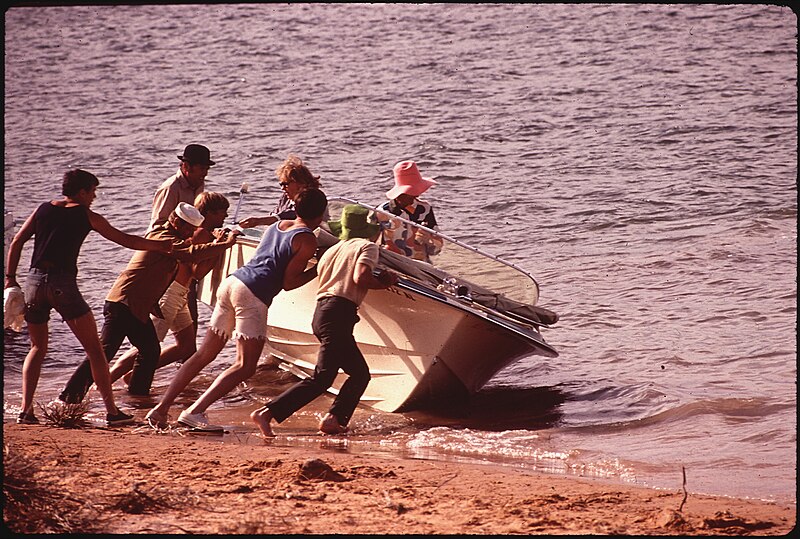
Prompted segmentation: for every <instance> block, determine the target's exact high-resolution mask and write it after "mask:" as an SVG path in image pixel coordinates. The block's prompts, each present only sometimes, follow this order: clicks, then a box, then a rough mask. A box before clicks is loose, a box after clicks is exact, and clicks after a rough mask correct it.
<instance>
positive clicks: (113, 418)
mask: <svg viewBox="0 0 800 539" xmlns="http://www.w3.org/2000/svg"><path fill="white" fill-rule="evenodd" d="M133 422H134V419H133V416H132V415H129V414H126V413H125V412H123V411H122V410H120V411H119V413H116V414H106V425H108V426H109V427H118V426H121V425H130V424H131V423H133Z"/></svg>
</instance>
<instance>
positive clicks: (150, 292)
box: [106, 226, 228, 322]
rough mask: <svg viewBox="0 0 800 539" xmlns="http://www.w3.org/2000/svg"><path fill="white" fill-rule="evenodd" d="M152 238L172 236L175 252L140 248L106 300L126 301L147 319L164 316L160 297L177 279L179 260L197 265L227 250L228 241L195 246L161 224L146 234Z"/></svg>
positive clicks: (130, 307) (126, 303)
mask: <svg viewBox="0 0 800 539" xmlns="http://www.w3.org/2000/svg"><path fill="white" fill-rule="evenodd" d="M145 237H146V238H148V239H153V240H159V239H171V240H172V241H173V244H174V245H175V247H173V250H172V253H171V254H166V253H159V252H157V251H136V252H135V253H133V256H132V257H131V260H130V262H128V266H127V267H126V268H125V269H124V270H123V272H122V273H120V275H119V277H117V280H116V281H115V282H114V286H112V287H111V290H110V291H109V292H108V295H107V296H106V301H113V302H117V303H124V304H125V305H127V306H128V308H129V309H130V310H131V313H132V314H133V315H134V316H135V317H136V318H138V319H139V320H141V321H142V322H146V321H147V319H148V317H149V315H150V313H151V312H152V313H153V314H155V315H156V316H158V317H159V318H163V316H162V315H161V313H160V312H159V309H158V300H159V299H161V296H163V295H164V292H166V291H167V288H168V287H169V285H170V283H172V281H173V280H174V279H175V274H176V272H177V269H178V263H179V262H187V263H190V264H194V263H196V262H200V261H202V260H205V259H207V258H209V257H214V256H218V255H219V254H221V253H223V252H224V251H225V249H227V248H228V245H227V244H225V243H216V242H211V243H203V244H200V245H192V244H191V243H188V242H186V241H184V240H182V239H181V238H180V237H179V236H178V235H177V232H176V231H175V230H174V229H173V228H172V227H169V226H162V227H158V228H156V229H155V230H153V231H152V232H148V233H147V234H146V235H145Z"/></svg>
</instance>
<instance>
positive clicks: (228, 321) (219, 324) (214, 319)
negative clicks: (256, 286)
mask: <svg viewBox="0 0 800 539" xmlns="http://www.w3.org/2000/svg"><path fill="white" fill-rule="evenodd" d="M210 326H211V330H212V331H213V332H214V333H216V334H217V335H220V336H222V337H224V338H225V339H228V338H229V337H231V336H233V337H234V338H235V339H266V338H267V306H266V305H264V302H263V301H261V300H260V299H258V298H257V297H256V296H255V295H253V293H252V292H251V291H250V289H249V288H247V286H245V284H244V283H243V282H242V281H240V280H239V279H237V278H236V277H234V276H233V275H228V276H227V277H226V278H225V280H224V281H222V284H220V285H219V288H218V289H217V304H216V306H215V307H214V312H213V313H211V323H210Z"/></svg>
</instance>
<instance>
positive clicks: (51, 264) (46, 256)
mask: <svg viewBox="0 0 800 539" xmlns="http://www.w3.org/2000/svg"><path fill="white" fill-rule="evenodd" d="M91 230H92V225H91V224H90V223H89V216H88V215H87V214H86V208H85V207H84V206H71V207H65V206H54V205H53V204H51V203H50V202H45V203H44V204H42V205H41V206H39V208H38V209H37V210H36V214H35V216H34V235H35V238H34V243H33V256H32V257H31V268H36V269H40V270H42V271H50V272H58V273H68V274H71V275H77V274H78V254H79V253H80V250H81V245H83V241H84V240H85V239H86V236H87V235H88V234H89V232H90V231H91Z"/></svg>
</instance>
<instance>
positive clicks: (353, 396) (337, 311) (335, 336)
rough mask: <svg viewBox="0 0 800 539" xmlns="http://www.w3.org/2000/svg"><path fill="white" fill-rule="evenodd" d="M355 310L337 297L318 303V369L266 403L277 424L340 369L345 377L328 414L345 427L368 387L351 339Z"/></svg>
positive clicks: (364, 367) (324, 387)
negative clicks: (309, 376)
mask: <svg viewBox="0 0 800 539" xmlns="http://www.w3.org/2000/svg"><path fill="white" fill-rule="evenodd" d="M357 310H358V307H357V306H356V304H355V303H353V302H352V301H350V300H347V299H344V298H340V297H337V296H332V297H326V298H322V299H320V300H319V301H317V306H316V308H315V309H314V318H313V320H312V322H311V329H313V330H314V335H315V336H316V337H317V339H318V340H319V343H320V346H319V355H318V356H317V367H316V368H315V369H314V375H313V376H312V377H311V378H308V379H306V380H302V381H300V382H298V383H296V384H295V385H293V386H292V387H290V388H289V389H287V390H286V391H284V392H283V393H281V394H280V395H279V396H278V397H277V398H275V399H274V400H273V401H272V402H271V403H270V404H269V410H270V412H271V413H272V417H273V418H274V419H275V420H276V421H277V422H278V423H280V422H282V421H283V420H284V419H286V418H287V417H289V416H290V415H292V414H293V413H294V412H296V411H297V410H299V409H300V408H302V407H303V406H305V405H306V404H308V403H309V402H311V401H312V400H314V399H315V398H317V397H318V396H320V395H322V394H323V393H325V391H326V390H327V389H328V388H329V387H330V386H331V384H333V381H334V379H335V378H336V375H337V373H338V372H339V369H340V368H341V369H342V370H343V371H344V372H345V373H346V374H347V375H348V378H347V380H346V381H345V383H344V384H343V385H342V389H341V390H340V391H339V394H338V395H337V396H336V399H335V400H334V401H333V406H331V409H330V413H331V414H332V415H334V416H335V417H336V419H338V421H339V424H340V425H342V426H347V423H348V422H349V421H350V418H351V417H352V416H353V412H354V411H355V409H356V406H358V401H359V399H361V395H363V394H364V391H365V390H366V389H367V384H369V367H368V366H367V362H366V361H365V360H364V356H363V355H362V354H361V350H359V349H358V345H357V344H356V340H355V339H354V338H353V328H354V327H355V325H356V322H358V320H359V319H358V314H357Z"/></svg>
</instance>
